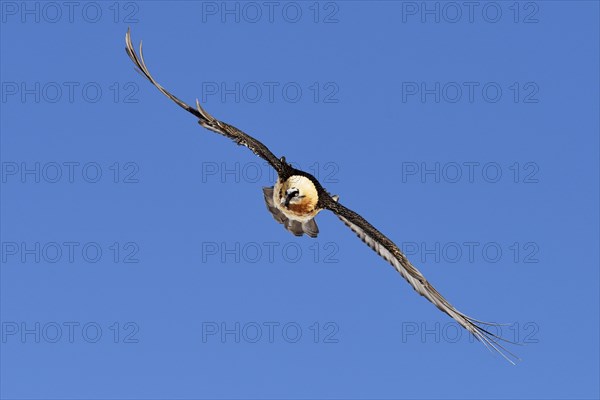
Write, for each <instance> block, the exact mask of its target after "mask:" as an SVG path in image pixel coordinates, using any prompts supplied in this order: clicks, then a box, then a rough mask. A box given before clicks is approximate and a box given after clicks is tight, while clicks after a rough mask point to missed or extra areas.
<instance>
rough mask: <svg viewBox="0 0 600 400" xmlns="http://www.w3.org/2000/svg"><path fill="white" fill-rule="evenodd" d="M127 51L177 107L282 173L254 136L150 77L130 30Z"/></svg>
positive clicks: (270, 154) (281, 168)
mask: <svg viewBox="0 0 600 400" xmlns="http://www.w3.org/2000/svg"><path fill="white" fill-rule="evenodd" d="M125 44H126V47H125V51H126V52H127V54H128V55H129V58H131V61H133V63H134V64H135V66H136V67H137V70H138V72H140V73H141V74H142V75H144V76H145V77H146V78H147V79H148V80H149V81H150V82H151V83H152V84H153V85H154V86H156V88H157V89H158V90H160V91H161V92H162V93H163V94H164V95H165V96H167V97H168V98H169V99H171V100H173V101H174V102H175V103H176V104H177V105H179V106H180V107H181V108H183V109H184V110H186V111H187V112H189V113H191V114H193V115H194V116H196V118H198V123H199V124H200V125H202V126H203V127H205V128H206V129H210V130H211V131H213V132H216V133H218V134H220V135H223V136H225V137H228V138H229V139H231V140H233V141H234V142H236V143H237V144H239V145H242V146H246V147H247V148H249V149H250V150H252V152H253V153H254V154H256V155H257V156H259V157H261V158H262V159H264V160H265V161H267V162H268V163H269V164H270V165H271V166H272V167H273V168H274V169H275V171H277V173H281V172H282V170H283V168H284V167H285V164H284V163H282V162H281V160H279V159H278V158H277V157H275V155H274V154H273V153H272V152H271V150H269V149H268V148H267V146H265V145H264V144H262V143H261V142H260V141H258V140H256V139H254V138H253V137H252V136H250V135H248V134H246V133H244V132H242V131H240V130H239V129H237V128H236V127H235V126H232V125H229V124H227V123H225V122H222V121H219V120H218V119H216V118H214V117H213V116H212V115H210V114H209V113H207V112H206V111H205V110H204V109H203V108H202V107H201V106H200V103H199V102H198V99H196V108H193V107H190V106H189V105H188V104H186V103H184V102H183V101H181V100H180V99H178V98H177V97H176V96H174V95H172V94H171V93H169V92H168V91H167V90H166V89H165V88H163V87H162V86H161V85H160V84H159V83H158V82H157V81H156V80H154V78H153V77H152V75H150V71H148V68H147V67H146V63H145V62H144V55H143V53H142V42H140V52H139V56H138V54H137V53H136V52H135V50H134V48H133V43H132V42H131V33H130V30H129V29H128V30H127V34H126V35H125Z"/></svg>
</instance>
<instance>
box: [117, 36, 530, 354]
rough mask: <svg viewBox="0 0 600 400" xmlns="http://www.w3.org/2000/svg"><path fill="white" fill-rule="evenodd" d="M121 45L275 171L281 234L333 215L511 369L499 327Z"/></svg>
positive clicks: (271, 198) (201, 116)
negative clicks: (446, 293) (461, 307)
mask: <svg viewBox="0 0 600 400" xmlns="http://www.w3.org/2000/svg"><path fill="white" fill-rule="evenodd" d="M125 43H126V48H125V50H126V52H127V54H128V55H129V57H130V58H131V60H132V61H133V63H134V64H135V66H136V67H137V68H136V69H137V71H138V72H140V73H141V74H142V75H143V76H144V77H146V79H148V80H149V81H150V82H151V83H152V84H153V85H154V86H155V87H156V88H157V89H158V90H160V91H161V92H162V93H163V94H164V95H165V96H167V97H168V98H169V99H171V100H172V101H174V102H175V103H176V104H177V105H179V106H180V107H181V108H183V109H184V110H186V111H187V112H189V113H190V114H193V115H194V116H195V117H196V118H197V119H198V123H199V124H200V125H201V126H202V127H204V128H206V129H208V130H211V131H213V132H216V133H218V134H220V135H222V136H225V137H227V138H229V139H231V140H233V141H234V142H235V143H237V144H238V145H241V146H245V147H247V148H248V149H250V150H251V151H252V152H253V153H254V154H256V155H257V156H258V157H260V158H262V159H264V160H265V161H266V162H267V163H268V164H269V165H270V166H271V167H273V169H275V171H276V172H277V176H278V178H277V181H276V182H275V185H274V186H272V187H265V188H263V194H264V198H265V203H266V206H267V209H268V210H269V212H270V213H271V214H272V216H273V218H275V220H276V221H277V222H279V223H280V224H282V225H283V226H284V227H285V229H287V230H288V231H290V232H291V233H292V234H294V235H296V236H302V235H304V234H306V235H308V236H310V237H313V238H314V237H317V235H318V233H319V228H318V227H317V224H316V222H315V217H316V216H317V214H318V213H319V212H321V211H323V210H329V211H331V212H333V213H334V214H335V215H337V217H338V218H339V219H340V220H342V222H343V223H344V224H345V225H346V226H348V227H349V228H350V229H351V230H352V231H353V232H354V233H355V234H356V235H357V236H358V237H359V238H360V239H361V240H362V241H363V242H364V243H366V244H367V245H368V246H369V247H370V248H371V249H373V250H374V251H375V252H377V254H379V255H380V256H381V257H382V258H383V259H385V260H386V261H387V262H389V263H390V264H391V265H392V266H393V267H394V268H395V269H396V270H397V271H398V272H399V273H400V275H401V276H402V277H403V278H404V279H405V280H406V281H407V282H408V283H409V284H410V285H411V286H412V287H413V289H414V290H415V291H416V292H417V293H419V294H420V295H421V296H423V297H425V298H426V299H427V300H429V301H430V302H431V303H433V304H434V305H435V306H436V307H437V308H439V309H440V310H441V311H443V312H444V313H446V314H448V315H449V316H450V317H451V318H453V319H454V320H455V321H456V322H458V323H459V324H460V325H461V326H462V327H463V328H465V329H466V330H467V331H468V332H470V333H471V334H472V335H473V336H474V337H475V338H476V339H478V340H479V341H480V342H482V343H483V344H484V345H485V346H486V347H487V348H488V349H489V350H493V351H496V352H498V353H499V354H500V355H501V356H502V357H504V358H505V359H506V360H507V361H509V362H510V363H512V364H515V361H518V360H519V358H518V357H517V356H516V355H514V354H513V353H511V352H510V351H508V350H507V349H506V348H505V347H504V346H503V345H502V344H500V343H499V341H504V342H508V343H512V344H517V343H514V342H511V341H509V340H506V339H504V338H502V337H500V336H498V335H495V334H493V333H491V332H490V331H489V329H490V328H489V327H490V326H493V327H496V326H500V325H502V324H497V323H492V322H483V321H479V320H476V319H473V318H471V317H469V316H467V315H466V314H463V313H462V312H460V311H458V310H457V309H456V308H455V307H454V306H452V305H451V304H450V303H449V302H448V301H447V300H446V299H445V298H444V297H443V296H442V295H441V294H440V293H439V292H438V291H437V290H436V289H435V288H434V287H433V286H432V285H431V284H430V283H429V282H428V281H427V279H425V277H424V276H423V275H422V274H421V272H419V270H418V269H417V268H415V267H414V266H413V265H412V264H411V262H410V261H409V260H408V259H407V258H406V256H405V255H404V254H403V253H402V251H400V249H399V248H398V246H397V245H396V244H394V242H392V241H391V240H390V239H388V238H387V236H385V235H384V234H383V233H381V232H379V231H378V230H377V229H376V228H375V227H373V225H371V224H370V223H369V222H368V221H367V220H365V219H364V218H363V217H361V216H360V215H359V214H357V213H356V212H354V211H352V210H350V209H348V208H347V207H345V206H343V205H342V204H341V203H340V202H339V197H338V196H336V195H330V194H329V193H328V192H327V191H326V190H325V189H324V188H323V186H321V184H320V183H319V181H318V180H317V179H316V178H315V177H314V176H312V175H311V174H309V173H307V172H305V171H301V170H299V169H296V168H294V167H292V166H291V165H290V164H289V163H288V162H287V161H286V159H285V157H280V158H278V157H276V156H275V155H274V154H273V153H272V152H271V151H270V150H269V149H268V148H267V146H265V145H264V144H262V143H261V142H260V141H258V140H257V139H255V138H253V137H252V136H250V135H248V134H246V133H244V132H242V131H241V130H239V129H237V128H236V127H234V126H232V125H229V124H227V123H226V122H223V121H220V120H218V119H216V118H215V117H213V116H212V115H210V114H209V113H207V112H206V111H205V110H204V108H202V106H201V105H200V103H199V101H198V99H196V107H191V106H189V105H188V104H186V103H184V102H183V101H181V100H180V99H179V98H177V97H176V96H174V95H173V94H171V93H169V92H168V91H167V90H166V89H165V88H164V87H162V86H161V85H160V84H159V83H158V82H157V81H156V80H155V79H154V78H153V77H152V75H151V74H150V71H149V70H148V68H147V67H146V63H145V61H144V56H143V53H142V42H140V46H139V55H138V54H137V53H136V51H135V49H134V47H133V44H132V42H131V32H130V30H129V29H128V30H127V33H126V35H125ZM513 360H514V361H513Z"/></svg>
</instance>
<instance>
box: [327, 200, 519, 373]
mask: <svg viewBox="0 0 600 400" xmlns="http://www.w3.org/2000/svg"><path fill="white" fill-rule="evenodd" d="M326 208H327V209H329V210H331V211H333V212H334V213H335V214H336V215H337V216H338V217H339V218H340V219H341V220H342V221H343V222H344V224H346V226H348V227H349V228H350V229H352V231H353V232H354V233H356V235H357V236H358V237H359V238H360V239H361V240H362V241H363V242H365V243H366V244H367V245H369V247H371V249H373V250H375V252H377V254H379V255H380V256H381V257H383V258H384V259H385V260H386V261H388V262H389V263H390V264H391V265H392V266H393V267H394V268H395V269H396V270H397V271H398V272H399V273H400V275H402V277H403V278H404V279H406V280H407V281H408V283H409V284H410V285H411V286H412V287H413V288H414V289H415V291H416V292H417V293H419V294H420V295H421V296H424V297H425V298H426V299H427V300H429V301H430V302H432V303H433V304H435V306H436V307H437V308H439V309H440V310H442V311H443V312H445V313H446V314H448V315H449V316H450V317H452V318H453V319H454V320H455V321H456V322H458V323H459V324H460V325H461V326H463V327H464V328H465V329H466V330H467V331H469V332H470V333H472V334H473V336H475V338H477V339H478V340H479V341H481V342H482V343H483V344H484V345H485V346H486V347H487V348H488V349H490V350H491V349H493V350H495V351H497V352H498V353H500V354H501V355H502V356H503V357H504V358H505V359H506V360H508V361H509V362H510V363H512V364H514V363H515V362H514V361H513V360H515V361H518V360H519V358H518V357H517V356H515V355H514V354H513V353H511V352H510V351H508V350H506V348H504V347H503V346H502V345H501V344H500V343H498V341H499V340H502V341H505V342H509V343H513V342H510V341H508V340H506V339H503V338H501V337H499V336H497V335H494V334H493V333H491V332H489V331H488V330H487V329H485V328H483V327H482V326H481V325H484V326H485V325H487V326H498V325H500V324H495V323H489V322H483V321H478V320H476V319H473V318H471V317H469V316H467V315H465V314H463V313H461V312H460V311H458V310H457V309H456V308H454V306H452V305H451V304H450V303H449V302H448V301H447V300H446V299H445V298H444V297H443V296H442V295H441V294H440V293H439V292H438V291H437V290H436V289H435V288H434V287H433V286H432V285H431V284H430V283H429V282H428V281H427V279H425V277H424V276H423V275H422V274H421V272H419V270H418V269H417V268H415V266H413V265H412V264H411V263H410V261H409V260H408V259H407V258H406V256H405V255H404V254H403V253H402V252H401V251H400V249H399V248H398V246H396V245H395V244H394V243H393V242H392V241H391V240H390V239H388V238H387V237H386V236H385V235H383V234H382V233H381V232H379V231H378V230H377V229H375V228H374V227H373V225H371V224H370V223H369V222H368V221H367V220H365V219H364V218H363V217H361V216H360V215H358V214H357V213H355V212H354V211H352V210H350V209H348V208H346V207H344V206H343V205H341V204H340V203H338V202H337V201H335V200H334V199H330V200H329V201H327V204H326ZM513 344H514V343H513Z"/></svg>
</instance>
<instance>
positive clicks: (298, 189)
mask: <svg viewBox="0 0 600 400" xmlns="http://www.w3.org/2000/svg"><path fill="white" fill-rule="evenodd" d="M318 200H319V196H318V194H317V188H316V187H315V185H314V184H313V183H312V182H311V180H310V179H308V178H307V177H305V176H301V175H293V176H290V177H289V178H288V179H287V180H285V182H283V184H282V187H281V200H280V201H281V204H282V205H283V206H284V207H285V208H288V209H290V210H293V211H298V212H311V211H313V210H314V209H315V208H316V207H317V202H318Z"/></svg>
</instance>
